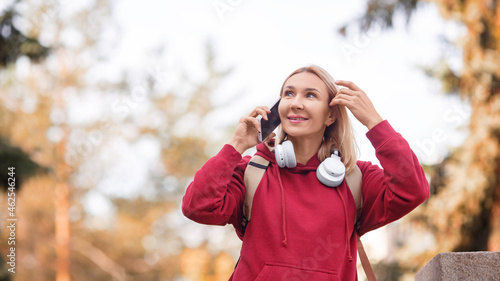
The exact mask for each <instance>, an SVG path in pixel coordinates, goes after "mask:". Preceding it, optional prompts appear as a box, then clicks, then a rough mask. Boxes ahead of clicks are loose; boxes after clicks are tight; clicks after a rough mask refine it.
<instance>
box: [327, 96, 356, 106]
mask: <svg viewBox="0 0 500 281" xmlns="http://www.w3.org/2000/svg"><path fill="white" fill-rule="evenodd" d="M350 101H351V99H350V97H349V96H348V95H337V96H335V97H334V98H333V99H332V101H331V102H330V106H335V105H343V106H347V105H348V104H349V103H350Z"/></svg>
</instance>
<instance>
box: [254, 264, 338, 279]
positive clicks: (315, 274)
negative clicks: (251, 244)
mask: <svg viewBox="0 0 500 281" xmlns="http://www.w3.org/2000/svg"><path fill="white" fill-rule="evenodd" d="M304 280H315V281H339V276H338V274H337V273H336V272H334V271H330V270H323V269H311V268H304V267H300V266H296V265H290V264H281V263H266V265H265V266H264V268H263V269H262V271H261V272H260V273H259V275H258V276H257V279H255V281H304Z"/></svg>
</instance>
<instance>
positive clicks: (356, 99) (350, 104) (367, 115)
mask: <svg viewBox="0 0 500 281" xmlns="http://www.w3.org/2000/svg"><path fill="white" fill-rule="evenodd" d="M335 84H337V85H338V86H344V87H345V88H339V89H340V90H339V92H338V93H337V95H335V97H334V98H333V99H332V101H331V102H330V106H334V105H344V106H345V107H347V108H348V109H349V110H350V111H351V112H352V114H353V115H354V117H356V119H358V121H359V122H361V123H362V124H363V125H365V126H366V127H367V128H368V130H370V129H371V128H373V127H374V126H375V125H377V124H378V123H380V122H382V121H383V120H384V119H382V117H381V116H380V115H379V114H378V112H377V110H375V107H374V106H373V103H372V102H371V100H370V99H369V98H368V96H367V95H366V93H365V92H363V90H361V89H360V88H359V87H358V86H356V84H354V83H353V82H351V81H344V80H336V81H335Z"/></svg>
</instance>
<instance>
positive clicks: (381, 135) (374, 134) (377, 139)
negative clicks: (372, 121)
mask: <svg viewBox="0 0 500 281" xmlns="http://www.w3.org/2000/svg"><path fill="white" fill-rule="evenodd" d="M395 134H397V132H396V131H395V130H394V128H393V127H392V126H391V124H389V122H388V121H387V120H384V121H382V122H380V123H378V124H377V125H375V126H374V127H373V128H372V129H371V130H369V131H368V132H367V133H366V137H367V138H368V139H369V140H370V142H371V143H372V145H373V147H374V148H378V147H379V146H381V145H382V144H384V143H385V142H386V141H387V140H388V139H390V138H391V137H393V136H394V135H395Z"/></svg>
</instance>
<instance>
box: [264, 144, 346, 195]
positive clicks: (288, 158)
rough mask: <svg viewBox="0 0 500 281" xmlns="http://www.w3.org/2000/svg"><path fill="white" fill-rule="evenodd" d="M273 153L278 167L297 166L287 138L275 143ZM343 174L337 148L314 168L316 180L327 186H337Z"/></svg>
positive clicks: (342, 178) (343, 169)
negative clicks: (280, 142)
mask: <svg viewBox="0 0 500 281" xmlns="http://www.w3.org/2000/svg"><path fill="white" fill-rule="evenodd" d="M274 155H275V157H276V163H277V164H278V166H279V167H280V168H285V167H286V168H294V167H295V166H297V160H295V151H294V150H293V144H292V142H291V141H289V140H286V141H284V142H283V143H282V144H278V145H276V147H275V150H274ZM344 175H345V166H344V163H342V161H340V156H339V152H338V150H335V152H334V154H332V155H331V156H330V157H329V158H327V159H325V161H323V162H321V164H320V165H319V166H318V169H317V170H316V176H317V177H318V180H319V181H320V182H321V183H322V184H324V185H326V186H329V187H336V186H339V185H340V184H341V183H342V181H343V180H344Z"/></svg>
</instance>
